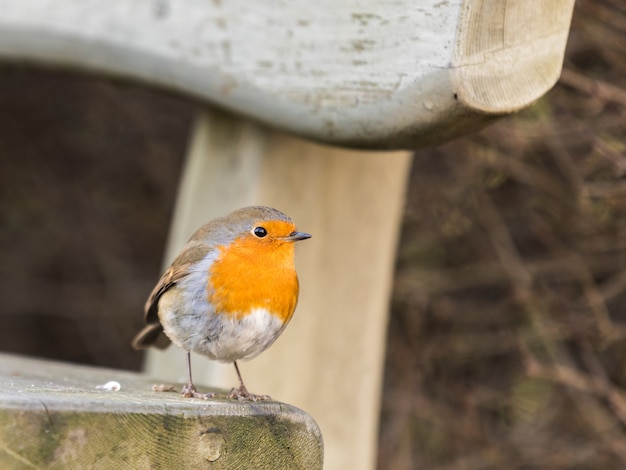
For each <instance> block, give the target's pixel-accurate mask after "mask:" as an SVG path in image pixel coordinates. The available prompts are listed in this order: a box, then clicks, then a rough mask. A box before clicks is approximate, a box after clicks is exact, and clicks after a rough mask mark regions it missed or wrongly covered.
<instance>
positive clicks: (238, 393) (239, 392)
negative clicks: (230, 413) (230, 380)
mask: <svg viewBox="0 0 626 470" xmlns="http://www.w3.org/2000/svg"><path fill="white" fill-rule="evenodd" d="M233 364H234V365H235V370H236V371H237V377H239V388H233V389H232V390H231V392H230V395H229V398H236V399H237V400H250V401H259V400H271V399H272V398H271V397H270V396H269V395H254V394H252V393H250V392H248V389H247V388H246V385H245V384H244V383H243V379H242V378H241V372H239V366H238V365H237V361H234V362H233Z"/></svg>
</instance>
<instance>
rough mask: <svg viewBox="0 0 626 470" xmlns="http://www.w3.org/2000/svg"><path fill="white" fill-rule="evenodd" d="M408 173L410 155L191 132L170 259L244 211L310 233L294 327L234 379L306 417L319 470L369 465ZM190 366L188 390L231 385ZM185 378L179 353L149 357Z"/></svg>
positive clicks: (229, 125) (218, 126) (224, 377)
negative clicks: (202, 230) (319, 441)
mask: <svg viewBox="0 0 626 470" xmlns="http://www.w3.org/2000/svg"><path fill="white" fill-rule="evenodd" d="M253 144H254V145H253ZM255 145H256V147H255ZM409 163H410V153H409V152H394V153H389V152H385V153H383V152H363V151H350V150H342V149H338V148H333V147H327V146H322V145H318V144H312V143H308V142H306V141H304V140H300V139H296V138H293V137H288V136H287V135H284V134H281V133H277V132H271V131H264V130H263V129H261V128H258V127H255V126H253V125H250V124H248V123H244V122H237V121H236V120H233V119H232V118H230V117H223V116H220V114H219V113H215V112H206V113H205V114H204V115H203V116H202V117H201V118H200V120H199V124H198V126H196V131H195V137H194V139H193V142H192V146H191V149H190V159H189V161H188V162H187V168H186V171H185V175H184V182H185V184H184V185H183V186H182V192H181V194H180V196H179V200H178V205H177V209H176V211H177V214H182V215H180V216H178V215H177V217H176V219H175V225H174V229H173V231H172V236H171V243H170V248H169V249H168V253H169V254H168V258H171V257H172V256H173V255H174V254H175V253H176V251H177V250H178V249H179V248H180V247H181V246H182V245H183V244H184V242H185V241H186V239H187V238H188V237H189V235H190V234H191V233H192V232H193V231H194V230H195V229H196V228H197V226H198V225H200V224H201V223H204V222H206V221H207V220H208V219H209V218H211V217H214V216H216V215H221V214H223V213H226V212H229V211H230V210H231V209H234V208H236V207H240V206H243V205H248V204H266V205H270V206H274V207H276V208H278V209H280V210H282V211H284V212H286V213H287V214H289V215H290V216H291V217H292V218H293V219H294V221H295V222H296V224H297V226H298V228H299V229H301V230H304V231H307V232H309V233H312V234H313V238H311V239H310V240H306V241H304V242H301V243H300V244H299V245H298V247H297V255H296V265H297V268H298V273H299V277H300V283H301V294H300V302H299V305H298V308H297V310H296V314H295V316H294V319H293V320H292V321H291V324H290V325H289V326H288V327H287V329H286V330H285V332H284V333H283V335H282V336H281V337H280V338H279V339H278V340H277V342H276V343H275V344H274V345H273V346H272V347H271V348H269V349H268V350H267V351H265V352H264V353H263V354H261V355H260V356H259V357H257V358H255V359H254V360H252V361H250V362H243V363H240V368H241V370H242V374H243V375H244V377H245V380H246V384H247V385H248V388H249V389H250V390H251V391H253V392H254V393H260V394H269V395H271V396H272V397H273V398H276V399H278V400H281V401H285V402H287V403H293V404H294V405H296V406H299V407H302V408H303V409H305V410H306V411H307V412H308V413H310V414H311V416H313V418H314V419H315V420H316V421H317V423H318V424H319V426H320V428H321V430H322V434H323V436H324V448H325V465H324V468H326V469H331V470H332V469H345V468H358V469H368V468H373V466H374V463H375V456H376V439H377V432H378V431H377V430H378V415H379V411H380V407H379V405H380V388H381V380H382V367H383V358H384V352H385V337H386V328H387V309H388V305H387V303H388V299H389V294H390V286H391V282H392V277H393V267H394V260H395V247H396V240H397V236H398V228H399V226H400V218H401V213H402V207H403V202H404V192H405V187H406V181H407V174H408V169H409ZM220 180H221V181H220ZM229 181H233V182H234V183H233V188H230V189H229V188H228V186H229V183H228V182H229ZM224 191H225V192H226V193H224ZM191 200H195V201H197V204H198V207H202V208H203V209H202V210H201V211H200V212H202V217H201V218H200V219H199V220H197V221H194V220H193V218H192V217H188V214H189V212H190V207H191V208H193V206H190V205H189V201H191ZM200 220H201V221H200ZM177 224H178V225H177ZM192 361H193V362H192V364H193V370H194V381H195V382H196V383H198V384H200V383H204V384H210V385H212V386H220V387H225V388H229V387H232V386H234V385H236V384H237V379H236V376H235V375H234V368H233V367H232V365H224V364H220V363H216V362H212V361H209V360H207V359H205V358H202V357H199V356H197V355H194V356H192ZM185 367H186V362H185V354H184V353H183V352H182V351H181V350H179V349H177V348H176V347H170V348H169V350H167V351H165V352H161V351H151V352H150V353H149V355H148V363H147V371H148V373H149V374H151V375H153V376H155V377H160V378H163V379H166V380H177V381H179V382H184V381H185V377H186V369H185Z"/></svg>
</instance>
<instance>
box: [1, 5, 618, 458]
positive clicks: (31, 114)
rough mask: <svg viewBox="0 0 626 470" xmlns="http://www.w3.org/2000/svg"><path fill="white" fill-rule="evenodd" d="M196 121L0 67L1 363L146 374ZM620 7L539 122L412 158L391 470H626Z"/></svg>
mask: <svg viewBox="0 0 626 470" xmlns="http://www.w3.org/2000/svg"><path fill="white" fill-rule="evenodd" d="M197 110H198V105H197V104H195V103H193V102H191V101H189V100H187V99H184V98H181V97H179V96H176V95H172V94H167V93H163V92H161V91H156V90H148V89H144V88H142V87H140V86H136V85H130V84H125V83H119V82H112V81H105V80H99V79H93V78H90V77H85V76H78V75H73V74H70V73H67V72H63V71H60V70H41V69H32V68H28V67H25V66H21V65H8V64H0V298H1V299H2V301H1V302H0V349H1V350H4V351H10V352H17V353H23V354H29V355H41V356H44V357H49V358H55V359H61V360H68V361H73V362H82V363H88V364H97V365H101V366H107V367H116V368H125V369H133V370H138V369H139V368H140V367H141V362H142V356H141V354H140V353H137V352H135V351H133V350H132V349H131V348H130V339H131V338H132V336H133V334H134V333H135V331H136V330H138V329H139V328H140V326H141V324H142V310H143V303H144V301H145V298H146V296H147V295H148V293H149V291H150V290H151V288H152V286H153V284H154V282H155V281H156V279H157V278H158V276H159V274H160V268H161V257H162V254H163V250H164V246H165V241H166V237H167V231H168V225H169V221H170V217H171V214H172V210H173V204H174V200H175V195H176V189H177V188H176V186H177V184H178V180H179V175H180V171H181V168H182V164H183V156H184V155H185V151H186V146H187V139H188V136H189V126H190V124H191V123H192V122H193V119H194V116H195V114H196V112H197ZM625 388H626V1H625V0H580V1H578V2H577V4H576V8H575V11H574V18H573V24H572V31H571V35H570V38H569V44H568V50H567V54H566V60H565V65H564V71H563V76H562V78H561V80H560V82H559V83H558V84H557V85H556V87H555V88H554V89H553V90H552V91H551V92H550V93H548V95H547V96H546V97H544V98H543V99H541V100H540V101H539V102H538V103H536V104H535V105H534V106H532V107H531V108H529V109H527V110H525V111H523V112H521V113H518V114H516V115H514V116H510V117H508V118H506V119H502V120H500V121H498V122H497V123H496V124H494V125H492V126H491V127H489V128H487V129H485V130H484V131H482V132H480V133H477V134H475V135H472V136H469V137H467V138H463V139H457V140H455V141H454V142H451V143H449V144H447V145H443V146H439V147H436V148H430V149H423V150H418V151H416V153H415V158H414V163H413V169H412V175H411V181H410V186H409V190H408V194H407V203H406V208H405V213H404V221H403V229H402V237H401V240H400V246H399V251H398V257H397V269H396V279H395V286H394V295H393V299H392V304H391V316H390V323H389V331H388V346H387V354H386V363H385V378H384V384H383V403H382V412H381V427H380V439H379V449H378V451H379V462H378V467H379V468H380V469H389V470H391V469H394V470H404V469H413V468H419V469H429V470H435V469H436V470H479V469H494V470H495V469H507V468H515V469H534V468H537V469H539V468H541V469H616V468H626V392H625Z"/></svg>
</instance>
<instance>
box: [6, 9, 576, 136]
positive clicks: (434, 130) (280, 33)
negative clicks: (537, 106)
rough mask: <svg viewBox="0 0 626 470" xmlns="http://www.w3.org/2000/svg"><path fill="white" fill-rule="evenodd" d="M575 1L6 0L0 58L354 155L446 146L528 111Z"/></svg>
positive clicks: (555, 61) (551, 72)
mask: <svg viewBox="0 0 626 470" xmlns="http://www.w3.org/2000/svg"><path fill="white" fill-rule="evenodd" d="M573 4H574V0H550V1H549V2H547V1H545V0H449V1H440V0H398V1H394V2H383V1H380V0H350V1H336V0H317V1H315V2H311V1H309V0H256V1H252V2H251V1H248V0H228V1H226V0H212V1H210V0H143V1H137V0H108V1H106V2H103V1H101V0H0V57H4V58H5V59H12V58H13V59H18V60H24V59H26V60H31V61H36V62H43V63H49V64H52V65H54V66H59V65H65V66H70V67H76V68H80V69H87V70H92V71H95V72H98V73H108V74H113V75H117V76H123V77H131V78H134V79H138V80H144V81H147V82H149V83H151V84H159V85H163V86H166V87H171V88H174V89H177V90H181V91H184V92H187V93H190V94H192V95H195V96H198V97H200V98H203V99H206V100H209V101H211V102H213V103H217V104H219V105H222V106H224V107H227V108H229V109H231V110H234V111H237V112H239V113H241V114H244V115H248V116H252V117H254V118H256V119H258V120H261V121H263V122H265V123H268V124H270V125H272V126H276V127H278V128H281V129H284V130H288V131H291V132H293V133H296V134H301V135H303V136H307V137H310V138H313V139H316V140H321V141H325V142H335V143H339V144H348V145H353V146H359V147H388V148H401V147H415V146H418V145H423V144H426V143H433V142H440V141H442V140H445V139H447V138H450V137H451V136H454V135H457V134H459V133H460V132H467V131H468V130H469V129H472V128H475V127H477V126H479V125H481V124H484V123H485V121H486V120H488V119H489V118H493V117H494V116H498V115H501V114H503V113H508V112H511V111H515V110H517V109H520V108H522V107H524V106H526V105H528V104H529V103H531V102H533V101H534V100H536V99H537V98H538V97H540V96H541V95H542V94H543V93H545V92H546V91H547V90H548V89H549V88H550V87H551V86H552V85H553V84H554V83H555V81H556V80H557V78H558V76H559V74H560V70H561V64H562V58H563V51H564V49H565V42H566V39H567V32H568V29H569V22H570V17H571V12H572V8H573Z"/></svg>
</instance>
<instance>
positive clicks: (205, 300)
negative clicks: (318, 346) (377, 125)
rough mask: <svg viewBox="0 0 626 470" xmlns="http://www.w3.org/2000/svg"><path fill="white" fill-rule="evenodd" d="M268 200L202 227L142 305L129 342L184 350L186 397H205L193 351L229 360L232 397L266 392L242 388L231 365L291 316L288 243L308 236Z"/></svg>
mask: <svg viewBox="0 0 626 470" xmlns="http://www.w3.org/2000/svg"><path fill="white" fill-rule="evenodd" d="M310 237H311V235H309V234H308V233H303V232H298V231H296V226H295V225H294V223H293V222H292V220H291V219H290V218H289V217H288V216H286V215H285V214H283V213H282V212H280V211H278V210H276V209H272V208H270V207H263V206H255V207H245V208H243V209H238V210H236V211H234V212H232V213H230V214H228V215H226V216H224V217H220V218H218V219H215V220H212V221H211V222H209V223H207V224H205V225H203V226H202V227H200V228H199V229H198V230H197V231H196V233H194V234H193V236H192V237H191V238H190V240H189V241H188V242H187V244H186V245H185V246H184V247H183V249H182V251H181V252H180V254H179V255H178V256H177V257H176V259H174V261H173V262H172V264H171V266H170V267H169V268H168V269H167V270H166V271H165V272H164V273H163V275H162V276H161V279H159V282H158V283H157V285H156V287H155V288H154V289H153V291H152V293H151V294H150V297H149V298H148V301H147V302H146V305H145V320H146V323H147V325H146V326H145V327H144V328H143V329H142V330H141V331H140V332H139V333H138V334H137V336H136V337H135V338H134V340H133V343H132V344H133V347H134V348H135V349H144V348H147V347H150V346H155V347H159V348H165V347H167V346H168V345H169V343H170V341H171V342H172V343H174V344H175V345H176V346H178V347H179V348H181V349H183V350H185V351H186V352H187V372H188V378H189V383H188V384H187V385H186V386H185V387H184V388H183V392H182V395H183V396H184V397H201V398H208V397H210V396H212V395H210V394H207V395H204V394H200V393H198V392H197V391H196V388H195V386H194V385H193V381H192V379H191V352H192V351H193V352H195V353H198V354H202V355H204V356H208V357H209V358H210V359H216V360H218V361H223V362H232V363H234V365H235V370H236V371H237V376H238V377H239V388H234V389H233V390H232V392H231V395H230V396H231V398H237V399H249V400H255V401H256V400H257V399H259V398H265V397H262V396H257V395H253V394H251V393H249V392H248V390H247V388H246V386H245V385H244V382H243V379H242V378H241V374H240V372H239V367H238V366H237V361H238V360H239V359H252V358H254V357H256V356H257V355H259V354H260V353H261V352H263V351H264V350H265V349H267V348H268V347H269V346H270V345H271V344H272V343H273V342H274V341H275V340H276V338H278V336H279V335H280V334H281V333H282V331H283V330H284V329H285V326H287V323H289V320H290V319H291V317H292V315H293V312H294V310H295V308H296V303H297V301H298V292H299V284H298V276H297V274H296V269H295V266H294V243H295V242H297V241H299V240H304V239H307V238H310Z"/></svg>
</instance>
